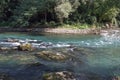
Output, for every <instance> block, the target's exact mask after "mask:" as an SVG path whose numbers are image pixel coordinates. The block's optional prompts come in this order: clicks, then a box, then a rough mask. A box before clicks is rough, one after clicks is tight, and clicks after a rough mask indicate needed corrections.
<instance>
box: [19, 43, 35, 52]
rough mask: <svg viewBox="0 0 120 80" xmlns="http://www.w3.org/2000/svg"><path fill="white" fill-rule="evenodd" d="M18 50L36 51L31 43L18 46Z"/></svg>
mask: <svg viewBox="0 0 120 80" xmlns="http://www.w3.org/2000/svg"><path fill="white" fill-rule="evenodd" d="M18 50H22V51H33V50H34V49H33V47H32V45H31V44H30V43H22V44H21V45H20V46H18Z"/></svg>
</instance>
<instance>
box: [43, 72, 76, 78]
mask: <svg viewBox="0 0 120 80" xmlns="http://www.w3.org/2000/svg"><path fill="white" fill-rule="evenodd" d="M43 80H76V79H75V76H74V75H73V73H71V72H68V71H62V72H53V73H46V74H44V75H43Z"/></svg>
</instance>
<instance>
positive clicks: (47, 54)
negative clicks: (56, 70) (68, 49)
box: [36, 51, 68, 61]
mask: <svg viewBox="0 0 120 80" xmlns="http://www.w3.org/2000/svg"><path fill="white" fill-rule="evenodd" d="M36 56H37V57H40V58H43V59H46V60H55V61H64V60H66V59H67V58H68V56H67V55H64V54H61V53H59V52H52V51H42V52H38V53H37V54H36Z"/></svg>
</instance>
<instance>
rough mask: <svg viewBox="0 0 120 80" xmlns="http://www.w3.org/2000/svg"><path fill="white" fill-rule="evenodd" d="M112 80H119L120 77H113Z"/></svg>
mask: <svg viewBox="0 0 120 80" xmlns="http://www.w3.org/2000/svg"><path fill="white" fill-rule="evenodd" d="M112 80H120V76H115V77H113V78H112Z"/></svg>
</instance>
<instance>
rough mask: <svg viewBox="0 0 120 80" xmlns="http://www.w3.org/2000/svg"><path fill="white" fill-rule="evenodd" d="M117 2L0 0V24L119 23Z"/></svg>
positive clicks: (26, 25) (105, 0)
mask: <svg viewBox="0 0 120 80" xmlns="http://www.w3.org/2000/svg"><path fill="white" fill-rule="evenodd" d="M119 2H120V0H0V26H1V27H5V26H8V27H41V25H48V26H52V27H53V26H59V25H63V24H64V25H73V26H76V27H78V28H85V27H86V26H85V25H95V27H96V26H101V25H106V24H108V25H112V26H119V25H120V3H119ZM82 25H83V26H82Z"/></svg>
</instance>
